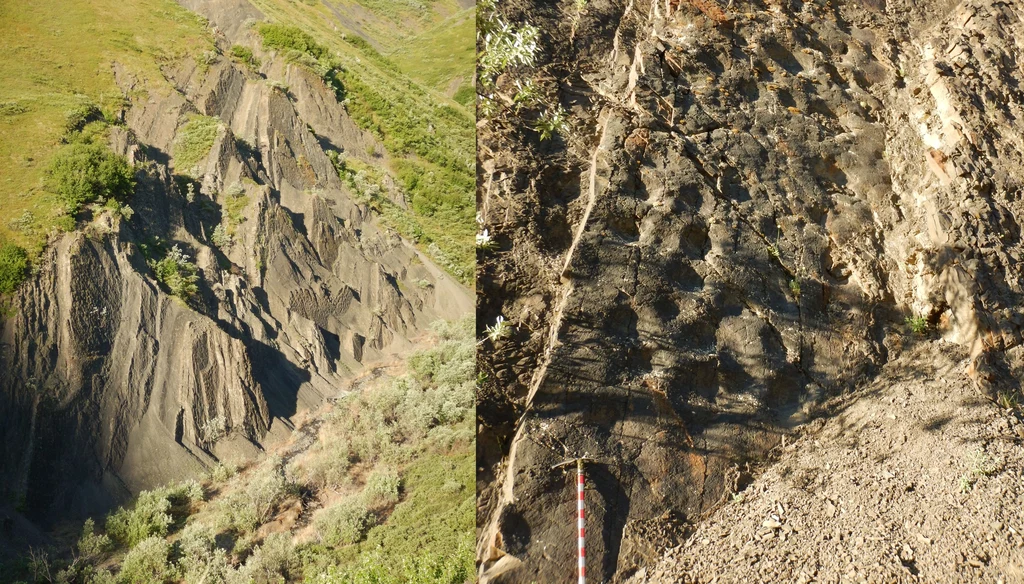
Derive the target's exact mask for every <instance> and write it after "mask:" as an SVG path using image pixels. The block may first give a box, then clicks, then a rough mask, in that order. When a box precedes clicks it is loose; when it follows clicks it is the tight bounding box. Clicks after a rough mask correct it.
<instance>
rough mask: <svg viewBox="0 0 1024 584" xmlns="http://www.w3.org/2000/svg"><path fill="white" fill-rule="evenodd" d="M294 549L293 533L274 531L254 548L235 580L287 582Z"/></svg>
mask: <svg viewBox="0 0 1024 584" xmlns="http://www.w3.org/2000/svg"><path fill="white" fill-rule="evenodd" d="M292 551H293V547H292V537H291V534H288V533H272V534H270V535H268V536H267V538H266V539H265V540H263V543H262V544H261V545H259V546H257V547H256V549H255V550H253V553H252V555H251V556H249V559H248V560H247V561H246V562H245V565H244V566H242V567H241V568H239V570H238V573H237V574H236V575H235V577H234V578H233V580H234V581H238V582H245V583H246V584H278V583H283V582H286V581H287V577H288V574H289V571H290V568H291V564H292Z"/></svg>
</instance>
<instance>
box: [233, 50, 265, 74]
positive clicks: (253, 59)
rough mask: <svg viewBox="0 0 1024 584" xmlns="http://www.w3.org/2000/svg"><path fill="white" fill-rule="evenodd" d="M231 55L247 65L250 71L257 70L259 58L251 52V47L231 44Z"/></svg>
mask: <svg viewBox="0 0 1024 584" xmlns="http://www.w3.org/2000/svg"><path fill="white" fill-rule="evenodd" d="M231 56H232V57H234V58H235V59H237V60H238V61H239V62H241V63H242V64H243V65H245V66H246V67H248V68H249V69H250V70H252V71H257V70H259V68H260V64H261V63H260V59H259V57H257V56H256V55H254V54H252V49H250V48H249V47H244V46H242V45H233V46H232V47H231Z"/></svg>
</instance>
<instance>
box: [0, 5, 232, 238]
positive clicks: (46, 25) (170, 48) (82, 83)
mask: <svg viewBox="0 0 1024 584" xmlns="http://www.w3.org/2000/svg"><path fill="white" fill-rule="evenodd" d="M0 30H3V31H4V34H2V35H0V54H2V55H4V58H3V59H0V79H3V83H0V240H8V241H13V242H16V243H17V244H18V245H21V246H23V247H26V248H28V249H30V250H33V251H34V250H38V249H40V248H41V246H42V245H43V243H44V242H45V237H46V234H47V232H49V231H50V230H52V229H55V228H56V227H57V226H58V225H59V224H61V223H62V221H61V220H62V218H63V216H64V215H65V213H64V209H63V207H62V206H61V205H60V204H59V202H58V200H57V199H56V197H54V196H52V195H50V194H47V193H46V192H45V191H44V190H43V174H44V169H46V167H47V166H48V164H49V163H50V161H51V159H52V158H53V156H54V155H55V153H56V152H57V150H58V147H59V146H60V143H61V138H62V136H63V135H64V134H65V132H66V130H67V126H68V117H69V114H73V113H74V112H80V111H82V110H83V107H84V106H88V105H89V104H95V105H97V106H99V108H100V109H101V111H102V112H103V113H104V114H106V115H107V116H108V117H110V118H114V117H115V116H116V115H117V113H118V112H119V111H120V109H121V107H122V104H123V101H124V100H123V96H122V94H121V92H120V91H119V90H118V88H117V85H116V84H115V82H114V73H113V68H112V67H111V64H112V63H113V62H117V63H119V64H121V65H122V66H123V67H124V69H125V70H126V71H127V72H129V73H131V74H132V75H134V76H136V77H137V78H138V79H139V81H140V84H139V86H140V87H145V88H146V90H148V91H169V90H170V87H169V85H168V84H167V82H166V81H165V80H164V78H163V76H162V75H161V73H160V65H161V64H163V63H167V62H169V61H174V60H176V59H180V58H182V57H185V56H187V55H197V54H200V53H202V52H203V51H206V50H209V49H211V48H212V46H213V45H212V37H211V36H210V34H209V32H208V30H207V28H206V23H205V22H203V21H202V19H200V18H198V17H196V16H195V15H194V14H192V13H190V12H188V11H187V10H185V9H183V8H181V7H180V6H178V5H177V4H176V3H175V2H173V0H130V1H125V0H90V1H88V2H85V1H82V0H70V1H67V2H15V1H14V0H0ZM64 224H66V222H64Z"/></svg>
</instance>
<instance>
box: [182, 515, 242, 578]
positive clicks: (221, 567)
mask: <svg viewBox="0 0 1024 584" xmlns="http://www.w3.org/2000/svg"><path fill="white" fill-rule="evenodd" d="M178 552H179V554H180V558H179V559H178V563H177V568H178V572H179V574H180V576H181V577H182V578H183V579H184V580H185V584H199V583H201V582H203V583H206V584H214V583H217V582H224V581H225V578H226V577H227V576H228V575H229V574H230V573H231V566H230V564H229V563H228V557H227V553H226V552H225V551H224V550H222V549H220V548H218V547H217V544H216V540H215V538H214V535H213V532H212V531H211V530H210V528H209V527H207V526H205V525H203V524H201V523H193V524H191V525H188V526H187V527H185V529H184V530H183V531H182V532H181V538H180V539H179V540H178Z"/></svg>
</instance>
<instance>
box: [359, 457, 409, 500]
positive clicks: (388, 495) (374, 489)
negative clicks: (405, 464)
mask: <svg viewBox="0 0 1024 584" xmlns="http://www.w3.org/2000/svg"><path fill="white" fill-rule="evenodd" d="M401 488H402V478H401V477H400V476H399V475H398V471H396V470H395V469H393V468H386V467H380V466H378V467H377V468H375V469H374V470H373V472H372V473H370V476H369V477H368V478H367V479H366V486H365V487H363V497H364V498H365V500H366V502H367V503H369V504H371V505H372V504H378V503H386V504H391V503H397V502H398V499H399V491H400V490H401Z"/></svg>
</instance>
